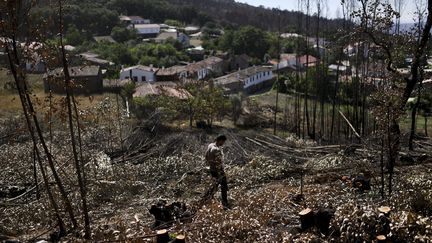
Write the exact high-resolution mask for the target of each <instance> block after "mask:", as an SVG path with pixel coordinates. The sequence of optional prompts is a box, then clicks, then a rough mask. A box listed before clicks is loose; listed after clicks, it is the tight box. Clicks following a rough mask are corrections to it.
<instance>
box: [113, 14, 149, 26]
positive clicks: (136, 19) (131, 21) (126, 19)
mask: <svg viewBox="0 0 432 243" xmlns="http://www.w3.org/2000/svg"><path fill="white" fill-rule="evenodd" d="M120 21H121V22H123V23H126V24H127V25H137V24H150V19H144V18H142V17H140V16H123V15H122V16H120Z"/></svg>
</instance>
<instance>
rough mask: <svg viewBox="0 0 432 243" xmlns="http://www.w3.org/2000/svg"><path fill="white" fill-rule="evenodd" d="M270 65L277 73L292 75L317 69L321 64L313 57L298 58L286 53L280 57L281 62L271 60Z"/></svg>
mask: <svg viewBox="0 0 432 243" xmlns="http://www.w3.org/2000/svg"><path fill="white" fill-rule="evenodd" d="M269 63H270V64H272V65H273V70H274V71H275V72H280V73H290V72H294V71H297V70H303V69H305V68H309V67H315V66H316V65H317V64H318V63H319V59H318V58H316V57H314V56H312V55H303V56H298V55H296V54H293V53H288V54H286V53H284V54H281V55H280V60H271V61H270V62H269Z"/></svg>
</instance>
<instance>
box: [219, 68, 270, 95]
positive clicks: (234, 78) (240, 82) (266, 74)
mask: <svg viewBox="0 0 432 243" xmlns="http://www.w3.org/2000/svg"><path fill="white" fill-rule="evenodd" d="M214 84H215V85H217V86H220V87H222V88H223V89H224V90H225V92H226V93H227V94H235V93H238V92H246V93H254V92H256V91H258V90H261V89H263V88H265V87H269V86H271V85H272V84H273V71H272V67H266V66H254V67H249V68H246V69H243V70H240V71H237V72H234V73H231V74H228V75H226V76H222V77H219V78H216V79H214Z"/></svg>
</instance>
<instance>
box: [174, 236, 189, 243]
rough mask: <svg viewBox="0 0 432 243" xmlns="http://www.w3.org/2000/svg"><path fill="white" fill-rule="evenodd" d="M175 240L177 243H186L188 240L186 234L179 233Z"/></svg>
mask: <svg viewBox="0 0 432 243" xmlns="http://www.w3.org/2000/svg"><path fill="white" fill-rule="evenodd" d="M174 242H175V243H185V242H186V236H185V235H177V237H176V239H175V240H174Z"/></svg>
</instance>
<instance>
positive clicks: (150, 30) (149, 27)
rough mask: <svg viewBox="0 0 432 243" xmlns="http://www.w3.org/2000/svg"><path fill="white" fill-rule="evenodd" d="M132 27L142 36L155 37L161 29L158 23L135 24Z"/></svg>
mask: <svg viewBox="0 0 432 243" xmlns="http://www.w3.org/2000/svg"><path fill="white" fill-rule="evenodd" d="M134 28H135V29H136V30H137V33H138V34H139V35H141V36H143V37H156V36H157V35H159V33H160V31H161V27H160V25H158V24H136V25H134Z"/></svg>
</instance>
